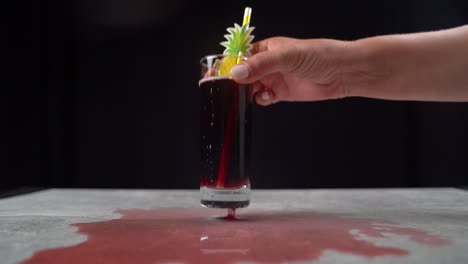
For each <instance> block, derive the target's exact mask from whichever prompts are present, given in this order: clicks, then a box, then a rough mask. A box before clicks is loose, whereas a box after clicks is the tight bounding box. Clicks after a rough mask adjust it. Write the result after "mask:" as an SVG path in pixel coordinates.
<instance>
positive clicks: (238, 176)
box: [199, 55, 252, 208]
mask: <svg viewBox="0 0 468 264" xmlns="http://www.w3.org/2000/svg"><path fill="white" fill-rule="evenodd" d="M241 59H244V58H241ZM239 60H240V59H239V58H237V57H233V56H228V55H209V56H206V57H204V58H202V59H201V61H200V64H201V79H200V81H199V87H200V91H201V98H200V99H201V100H200V126H201V131H200V151H201V174H200V193H201V204H202V205H203V206H206V207H214V208H240V207H246V206H248V205H249V203H250V180H249V174H248V161H249V149H250V139H251V124H252V119H251V112H252V110H251V103H250V100H249V99H248V98H251V96H250V95H249V94H250V93H249V87H248V86H247V85H242V84H239V83H236V82H235V81H234V80H232V79H231V78H230V77H229V69H230V67H231V66H232V64H235V63H237V62H239Z"/></svg>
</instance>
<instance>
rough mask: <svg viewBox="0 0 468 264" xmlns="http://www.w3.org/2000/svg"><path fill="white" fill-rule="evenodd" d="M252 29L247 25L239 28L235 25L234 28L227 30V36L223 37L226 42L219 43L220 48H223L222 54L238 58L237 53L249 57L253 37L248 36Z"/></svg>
mask: <svg viewBox="0 0 468 264" xmlns="http://www.w3.org/2000/svg"><path fill="white" fill-rule="evenodd" d="M254 29H255V28H254V27H249V26H248V25H243V26H242V27H241V26H239V25H238V24H237V23H235V24H234V27H230V28H227V32H229V34H226V35H224V38H226V40H227V41H223V42H221V43H220V44H221V46H223V47H225V50H224V52H223V54H226V55H232V56H238V55H239V53H240V54H242V56H250V55H251V54H250V48H252V45H251V43H252V40H253V39H254V36H253V35H250V34H251V33H252V31H253V30H254Z"/></svg>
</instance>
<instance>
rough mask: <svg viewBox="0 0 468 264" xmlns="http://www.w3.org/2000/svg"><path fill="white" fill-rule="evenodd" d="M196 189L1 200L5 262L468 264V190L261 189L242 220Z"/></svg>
mask: <svg viewBox="0 0 468 264" xmlns="http://www.w3.org/2000/svg"><path fill="white" fill-rule="evenodd" d="M198 199H199V193H198V191H196V190H171V191H161V190H70V189H68V190H62V189H52V190H45V191H40V192H36V193H31V194H25V195H20V196H15V197H11V198H4V199H1V200H0V263H2V264H10V263H49V264H54V263H122V264H124V263H395V262H399V263H425V264H427V263H468V192H467V191H463V190H457V189H451V188H444V189H366V190H254V191H253V193H252V202H251V205H250V207H249V208H246V209H240V210H238V211H237V212H236V213H237V219H235V220H232V219H231V220H228V219H225V218H223V216H225V214H226V211H225V210H221V209H218V210H216V209H206V208H201V207H200V205H199V200H198Z"/></svg>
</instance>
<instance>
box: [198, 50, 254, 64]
mask: <svg viewBox="0 0 468 264" xmlns="http://www.w3.org/2000/svg"><path fill="white" fill-rule="evenodd" d="M220 57H237V58H241V59H242V60H247V59H248V57H247V56H235V55H230V54H222V53H221V54H211V55H206V56H203V57H202V58H201V59H200V64H202V65H206V63H203V61H207V60H208V59H210V58H211V59H212V58H220ZM206 66H208V65H206Z"/></svg>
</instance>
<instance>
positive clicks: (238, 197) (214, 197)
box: [200, 185, 250, 208]
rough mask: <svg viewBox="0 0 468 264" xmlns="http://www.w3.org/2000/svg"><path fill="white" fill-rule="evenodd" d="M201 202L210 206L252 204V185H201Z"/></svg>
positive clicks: (235, 206) (231, 206)
mask: <svg viewBox="0 0 468 264" xmlns="http://www.w3.org/2000/svg"><path fill="white" fill-rule="evenodd" d="M200 193H201V204H202V205H203V206H205V207H210V208H242V207H247V206H249V204H250V185H244V186H242V187H241V188H210V187H200Z"/></svg>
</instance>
